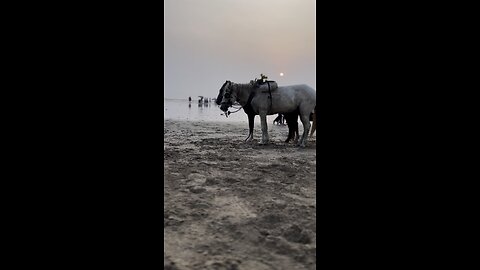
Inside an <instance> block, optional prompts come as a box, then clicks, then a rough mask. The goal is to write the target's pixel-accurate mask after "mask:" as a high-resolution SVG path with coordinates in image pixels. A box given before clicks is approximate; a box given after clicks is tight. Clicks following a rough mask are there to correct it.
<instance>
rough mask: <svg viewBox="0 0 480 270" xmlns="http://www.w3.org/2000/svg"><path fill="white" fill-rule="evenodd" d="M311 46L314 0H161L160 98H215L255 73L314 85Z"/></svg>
mask: <svg viewBox="0 0 480 270" xmlns="http://www.w3.org/2000/svg"><path fill="white" fill-rule="evenodd" d="M315 48H316V29H315V0H164V76H165V77H164V78H165V80H164V97H165V98H178V99H187V98H188V97H189V96H191V97H192V99H195V98H196V97H197V96H206V97H216V96H217V95H218V91H219V90H220V87H221V86H222V84H223V83H224V82H225V81H226V80H230V81H233V82H236V83H247V82H249V81H250V80H253V79H255V78H260V73H263V74H265V75H267V76H268V79H270V80H275V81H277V82H278V84H279V86H282V85H292V84H308V85H309V86H311V87H313V88H314V89H316V73H315V65H316V61H315V58H316V55H315V53H316V52H315ZM280 73H283V74H284V75H283V76H280Z"/></svg>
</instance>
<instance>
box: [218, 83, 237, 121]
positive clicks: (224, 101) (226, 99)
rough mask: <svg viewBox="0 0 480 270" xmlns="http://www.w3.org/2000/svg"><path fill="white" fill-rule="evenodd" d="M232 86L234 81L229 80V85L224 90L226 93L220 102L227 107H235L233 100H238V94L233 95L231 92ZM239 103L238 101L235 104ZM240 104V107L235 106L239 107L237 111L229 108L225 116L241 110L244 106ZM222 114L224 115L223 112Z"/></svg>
mask: <svg viewBox="0 0 480 270" xmlns="http://www.w3.org/2000/svg"><path fill="white" fill-rule="evenodd" d="M231 86H232V82H230V81H229V82H228V85H226V87H225V88H226V89H225V90H224V91H225V93H224V94H223V97H222V102H221V103H220V105H226V106H228V107H227V108H230V107H233V106H234V104H233V102H232V100H236V95H233V94H232V93H231V91H232V87H231ZM237 104H238V103H236V104H235V105H237ZM238 105H239V106H240V107H239V108H235V107H234V108H235V109H237V110H236V111H233V112H231V111H228V110H227V111H226V112H225V116H226V117H228V116H229V115H230V114H231V113H236V112H238V111H240V110H241V109H242V108H243V107H242V105H240V104H238ZM221 115H224V114H223V113H222V114H221Z"/></svg>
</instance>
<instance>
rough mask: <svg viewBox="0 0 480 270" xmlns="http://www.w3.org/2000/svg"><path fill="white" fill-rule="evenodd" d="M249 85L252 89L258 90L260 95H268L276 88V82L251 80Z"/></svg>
mask: <svg viewBox="0 0 480 270" xmlns="http://www.w3.org/2000/svg"><path fill="white" fill-rule="evenodd" d="M250 83H251V84H252V85H253V88H255V89H259V90H260V91H261V92H262V93H270V92H271V91H274V90H275V89H277V88H278V84H277V82H276V81H263V80H257V81H253V80H252V81H250Z"/></svg>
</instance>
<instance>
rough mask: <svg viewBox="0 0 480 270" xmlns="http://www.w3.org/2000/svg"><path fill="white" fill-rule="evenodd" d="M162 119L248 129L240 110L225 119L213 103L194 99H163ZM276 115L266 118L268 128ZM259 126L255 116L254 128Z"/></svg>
mask: <svg viewBox="0 0 480 270" xmlns="http://www.w3.org/2000/svg"><path fill="white" fill-rule="evenodd" d="M236 110H237V109H234V108H230V109H229V111H230V112H234V111H236ZM163 113H164V115H163V119H171V120H185V121H194V122H202V121H209V122H243V123H245V128H248V117H247V115H246V114H245V112H244V111H243V109H240V110H239V111H238V112H236V113H232V114H230V115H229V116H228V118H227V117H225V115H221V114H223V112H222V111H221V110H220V106H218V105H217V104H215V102H214V101H211V102H209V103H208V104H205V103H204V104H199V103H198V101H197V100H196V99H193V100H192V101H191V102H189V101H188V99H167V98H165V99H164V103H163ZM276 117H277V115H270V116H267V123H268V125H269V126H271V125H272V122H273V120H274V119H275V118H276ZM258 125H260V117H259V116H258V115H257V116H255V126H258Z"/></svg>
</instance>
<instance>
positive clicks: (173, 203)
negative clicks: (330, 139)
mask: <svg viewBox="0 0 480 270" xmlns="http://www.w3.org/2000/svg"><path fill="white" fill-rule="evenodd" d="M268 128H269V135H270V140H271V143H270V144H269V145H266V146H260V145H258V141H259V139H260V138H261V130H260V126H259V123H256V126H255V132H254V141H253V142H252V143H244V142H243V141H244V139H245V138H246V137H247V133H248V125H247V124H246V123H226V122H188V121H176V120H164V166H165V167H164V191H163V192H164V210H163V213H164V230H163V231H164V269H181V270H183V269H248V270H252V269H261V270H263V269H315V266H316V200H315V196H316V150H315V148H316V138H315V136H314V137H312V138H309V139H308V144H307V147H305V148H299V147H296V146H295V145H294V144H293V143H290V144H285V143H284V140H285V139H286V137H287V133H288V128H287V127H286V126H274V125H272V124H271V123H269V127H268ZM299 129H300V135H301V134H302V133H303V127H302V125H301V124H299Z"/></svg>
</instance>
